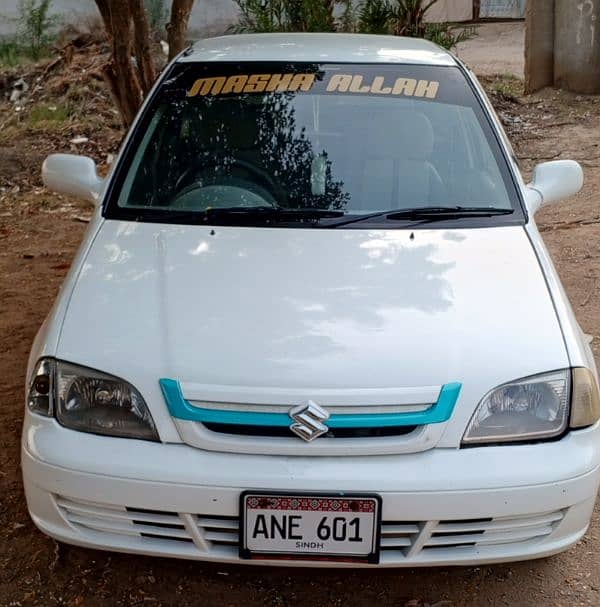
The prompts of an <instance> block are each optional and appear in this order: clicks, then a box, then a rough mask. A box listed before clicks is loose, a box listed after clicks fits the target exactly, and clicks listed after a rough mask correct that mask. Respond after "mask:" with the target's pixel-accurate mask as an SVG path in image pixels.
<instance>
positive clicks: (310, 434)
mask: <svg viewBox="0 0 600 607" xmlns="http://www.w3.org/2000/svg"><path fill="white" fill-rule="evenodd" d="M289 415H290V417H291V418H292V419H293V420H294V423H293V424H292V425H291V426H290V430H291V431H292V432H293V433H294V434H296V435H297V436H299V437H300V438H302V439H304V440H305V441H307V442H310V441H311V440H314V439H315V438H317V437H319V436H321V435H323V434H325V433H326V432H327V431H328V430H329V428H328V427H327V426H326V425H325V424H324V423H323V422H324V421H325V420H327V419H329V413H327V411H325V409H323V407H320V406H319V405H317V403H315V402H313V401H312V400H309V401H308V402H307V403H306V404H305V405H299V406H297V407H294V408H293V409H290V413H289Z"/></svg>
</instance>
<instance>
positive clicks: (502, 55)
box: [456, 21, 525, 78]
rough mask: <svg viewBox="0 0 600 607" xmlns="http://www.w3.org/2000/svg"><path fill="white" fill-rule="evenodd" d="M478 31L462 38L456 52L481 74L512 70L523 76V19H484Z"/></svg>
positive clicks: (519, 76)
mask: <svg viewBox="0 0 600 607" xmlns="http://www.w3.org/2000/svg"><path fill="white" fill-rule="evenodd" d="M476 32H477V35H476V36H474V37H473V38H471V39H470V40H467V41H466V42H461V43H460V44H459V45H458V47H457V48H456V54H457V55H458V56H459V57H460V58H461V59H462V60H463V61H464V62H465V63H467V64H468V65H471V66H473V68H474V69H475V70H476V72H477V74H478V75H480V76H492V75H494V74H512V75H513V76H517V77H518V78H523V77H524V71H523V70H524V63H525V60H524V47H525V23H524V22H523V21H517V22H513V21H508V22H497V23H483V24H481V25H478V26H477V27H476Z"/></svg>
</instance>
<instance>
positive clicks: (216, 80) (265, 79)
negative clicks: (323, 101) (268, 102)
mask: <svg viewBox="0 0 600 607" xmlns="http://www.w3.org/2000/svg"><path fill="white" fill-rule="evenodd" d="M315 77H316V76H315V74H252V75H250V76H246V75H244V74H239V75H236V76H229V77H228V78H226V77H225V76H214V77H212V78H199V79H198V80H196V82H194V84H193V85H192V88H191V89H190V90H189V91H188V92H187V96H188V97H196V95H200V96H202V97H205V96H206V95H226V94H227V93H272V92H275V91H277V92H287V91H310V89H311V87H312V85H313V83H314V81H315Z"/></svg>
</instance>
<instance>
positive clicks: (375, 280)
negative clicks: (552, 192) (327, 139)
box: [57, 221, 569, 418]
mask: <svg viewBox="0 0 600 607" xmlns="http://www.w3.org/2000/svg"><path fill="white" fill-rule="evenodd" d="M57 356H58V357H59V358H61V359H63V360H69V361H72V362H76V363H79V364H82V365H87V366H89V367H93V368H97V369H101V370H103V371H106V372H109V373H113V374H115V375H118V376H121V377H124V378H126V379H128V380H129V381H131V382H132V383H134V384H135V385H136V386H137V387H138V389H140V390H141V391H142V394H144V395H145V396H146V397H147V398H148V395H150V397H151V398H150V400H152V399H156V400H161V398H160V392H159V390H158V379H159V378H161V377H169V378H173V379H178V380H180V381H183V382H194V383H196V384H211V385H214V384H216V385H221V386H223V385H224V386H236V387H240V386H247V387H257V386H259V387H260V386H262V387H271V388H274V389H280V388H292V389H299V390H303V389H305V390H307V393H308V392H309V391H310V390H311V389H338V388H344V389H353V388H356V389H360V388H390V387H392V388H393V387H398V388H400V387H415V386H440V385H442V384H444V383H447V382H461V383H462V384H463V393H462V396H461V400H463V401H464V400H465V398H466V399H467V400H469V401H470V405H469V406H468V409H469V412H468V413H465V415H466V417H467V418H468V416H469V415H470V412H472V409H473V408H474V406H475V405H476V404H477V402H478V400H479V399H480V398H481V397H482V396H483V395H484V394H485V393H486V392H487V391H488V390H490V389H491V388H493V387H494V386H495V385H498V384H500V383H503V382H506V381H509V380H512V379H515V378H518V377H524V376H527V375H531V374H534V373H538V372H543V371H548V370H553V369H557V368H564V367H567V366H568V365H569V363H568V359H567V354H566V350H565V346H564V342H563V339H562V334H561V330H560V326H559V324H558V321H557V318H556V314H555V311H554V308H553V304H552V301H551V298H550V295H549V293H548V289H547V287H546V284H545V281H544V277H543V274H542V272H541V270H540V267H539V264H538V261H537V258H536V256H535V253H534V251H533V249H532V246H531V244H530V242H529V240H528V238H527V235H526V233H525V231H524V230H523V228H522V227H502V228H486V229H462V230H446V229H426V230H416V231H414V232H411V231H408V230H389V231H384V230H348V229H338V230H325V229H283V228H282V229H279V228H261V229H258V228H248V227H216V228H214V230H213V229H211V228H208V227H204V226H179V225H164V224H144V223H134V222H120V221H105V222H104V223H103V225H102V227H101V228H100V231H99V233H98V235H97V236H96V238H95V241H94V243H93V245H92V247H91V249H90V251H89V253H88V255H87V258H86V259H85V261H84V262H83V264H82V267H81V271H80V275H79V277H78V279H77V282H76V284H75V287H74V290H73V293H72V295H71V299H70V303H69V306H68V310H67V313H66V316H65V319H64V325H63V328H62V332H61V337H60V340H59V344H58V352H57ZM163 405H164V403H162V402H161V403H160V405H153V408H154V407H157V406H161V407H162V406H163Z"/></svg>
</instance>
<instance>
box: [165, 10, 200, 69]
mask: <svg viewBox="0 0 600 607" xmlns="http://www.w3.org/2000/svg"><path fill="white" fill-rule="evenodd" d="M193 5H194V0H173V4H172V5H171V19H170V21H169V23H168V24H167V41H168V43H169V60H171V59H173V58H174V57H176V56H177V55H179V53H181V51H182V50H183V49H184V48H185V47H186V33H187V26H188V21H189V19H190V13H191V12H192V6H193Z"/></svg>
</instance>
